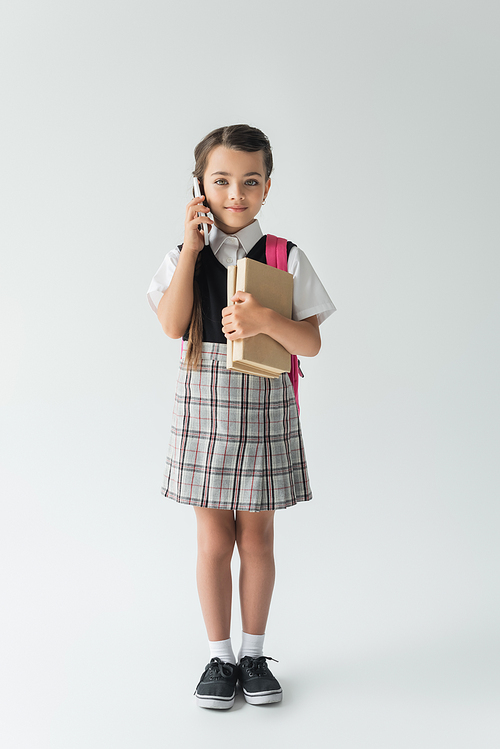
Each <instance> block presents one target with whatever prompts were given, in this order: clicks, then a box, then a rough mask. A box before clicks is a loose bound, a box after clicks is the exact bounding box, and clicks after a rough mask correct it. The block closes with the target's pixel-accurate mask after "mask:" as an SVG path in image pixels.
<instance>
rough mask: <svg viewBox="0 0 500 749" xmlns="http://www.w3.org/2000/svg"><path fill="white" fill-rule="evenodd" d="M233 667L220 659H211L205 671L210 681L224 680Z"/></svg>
mask: <svg viewBox="0 0 500 749" xmlns="http://www.w3.org/2000/svg"><path fill="white" fill-rule="evenodd" d="M233 671H234V666H233V665H232V664H231V663H223V662H222V661H221V659H220V658H212V660H211V661H210V663H209V664H208V668H207V670H206V671H205V675H206V676H208V677H209V678H210V679H224V678H227V677H228V676H231V675H232V673H233Z"/></svg>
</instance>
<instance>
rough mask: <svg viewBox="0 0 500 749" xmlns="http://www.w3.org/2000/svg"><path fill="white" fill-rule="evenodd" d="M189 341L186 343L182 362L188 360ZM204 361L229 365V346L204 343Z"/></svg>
mask: <svg viewBox="0 0 500 749" xmlns="http://www.w3.org/2000/svg"><path fill="white" fill-rule="evenodd" d="M186 351H187V341H184V345H183V350H182V355H181V361H184V359H185V358H186ZM201 360H202V361H219V362H222V363H223V364H224V365H225V364H226V363H227V345H226V344H225V343H202V344H201Z"/></svg>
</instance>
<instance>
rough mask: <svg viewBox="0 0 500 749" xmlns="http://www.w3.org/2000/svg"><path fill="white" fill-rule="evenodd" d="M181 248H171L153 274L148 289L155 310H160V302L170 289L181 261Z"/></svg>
mask: <svg viewBox="0 0 500 749" xmlns="http://www.w3.org/2000/svg"><path fill="white" fill-rule="evenodd" d="M179 255H180V250H179V248H178V247H176V249H175V250H171V251H170V252H168V253H167V255H166V257H165V260H164V261H163V263H162V264H161V265H160V267H159V268H158V270H157V271H156V273H155V274H154V276H153V280H152V281H151V283H150V284H149V289H148V302H149V304H150V306H151V309H152V310H153V312H155V313H157V312H158V304H159V303H160V299H161V298H162V296H163V294H164V293H165V291H166V290H167V289H168V286H169V284H170V281H171V280H172V276H173V275H174V271H175V269H176V267H177V263H178V261H179Z"/></svg>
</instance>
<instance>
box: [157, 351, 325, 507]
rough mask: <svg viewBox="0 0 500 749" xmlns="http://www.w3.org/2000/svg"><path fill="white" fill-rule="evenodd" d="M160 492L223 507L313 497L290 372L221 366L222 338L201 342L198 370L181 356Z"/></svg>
mask: <svg viewBox="0 0 500 749" xmlns="http://www.w3.org/2000/svg"><path fill="white" fill-rule="evenodd" d="M162 493H163V495H164V496H165V497H169V498H170V499H175V500H176V501H177V502H182V503H184V504H189V505H195V506H197V507H209V508H215V509H221V510H247V511H250V512H259V511H260V510H278V509H281V508H283V507H290V506H291V505H294V504H296V503H297V502H303V501H307V500H309V499H311V498H312V494H311V489H310V487H309V477H308V473H307V465H306V459H305V454H304V446H303V443H302V433H301V428H300V421H299V415H298V411H297V403H296V401H295V395H294V392H293V388H292V385H291V382H290V378H289V376H288V374H286V373H285V374H283V375H281V377H279V378H276V379H268V378H267V377H258V376H256V375H246V374H242V373H240V372H233V371H231V370H228V369H227V368H226V345H225V344H223V343H204V344H203V351H202V361H201V369H200V370H188V369H187V368H186V365H185V363H184V359H182V360H181V366H180V369H179V376H178V379H177V387H176V392H175V403H174V412H173V417H172V429H171V433H170V443H169V447H168V454H167V461H166V468H165V476H164V482H163V485H162Z"/></svg>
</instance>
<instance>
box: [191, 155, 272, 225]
mask: <svg viewBox="0 0 500 749" xmlns="http://www.w3.org/2000/svg"><path fill="white" fill-rule="evenodd" d="M265 175H266V172H265V169H264V158H263V153H262V151H253V152H250V153H249V152H247V151H235V150H233V149H232V148H224V146H217V147H216V148H214V149H213V150H212V151H211V152H210V155H209V157H208V161H207V167H206V169H205V174H204V175H203V187H204V190H205V193H204V194H205V198H206V201H207V203H208V205H209V206H210V210H211V211H212V213H213V216H214V222H215V225H216V226H217V227H218V228H219V229H221V230H222V231H223V232H225V233H226V234H234V233H235V232H237V231H239V230H240V229H243V228H244V227H245V226H248V225H249V224H251V223H252V221H253V220H254V219H255V217H256V215H257V214H258V212H259V211H260V209H261V206H262V201H263V200H265V198H266V195H267V193H268V192H269V188H270V187H271V180H270V179H268V180H267V182H266V179H265Z"/></svg>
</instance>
